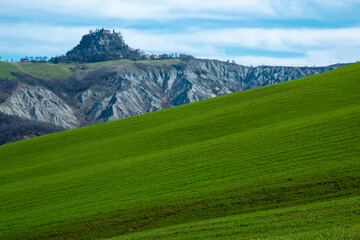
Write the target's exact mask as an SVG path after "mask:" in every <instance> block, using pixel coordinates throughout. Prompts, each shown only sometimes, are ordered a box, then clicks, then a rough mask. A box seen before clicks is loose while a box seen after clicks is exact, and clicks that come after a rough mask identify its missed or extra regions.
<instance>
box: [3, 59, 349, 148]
mask: <svg viewBox="0 0 360 240" xmlns="http://www.w3.org/2000/svg"><path fill="white" fill-rule="evenodd" d="M341 66H343V65H341V64H338V65H332V66H327V67H270V66H259V67H246V66H241V65H236V64H231V63H226V62H221V61H216V60H202V59H189V60H181V59H167V60H142V61H131V60H117V61H104V62H96V63H82V64H79V63H71V64H64V63H60V64H51V63H27V62H25V63H5V62H0V112H2V113H4V114H7V115H11V116H16V117H20V118H23V119H28V120H30V121H40V122H41V124H43V123H44V122H46V123H49V124H50V125H52V126H53V125H55V126H58V127H60V128H65V129H69V128H76V127H80V126H85V125H90V124H94V123H100V122H107V121H112V120H116V119H121V118H125V117H130V116H134V115H139V114H144V113H148V112H153V111H157V110H161V109H165V108H170V107H174V106H179V105H182V104H187V103H191V102H195V101H199V100H203V99H207V98H212V97H215V96H220V95H223V94H228V93H232V92H238V91H243V90H246V89H252V88H256V87H261V86H266V85H270V84H275V83H281V82H286V81H289V80H293V79H297V78H301V77H306V76H310V75H314V74H318V73H322V72H325V71H329V70H332V69H336V68H338V67H341ZM1 76H2V78H1ZM50 125H49V126H50ZM12 132H17V131H12ZM3 137H4V136H2V135H1V134H0V142H1V141H2V142H4V140H1V139H2V138H3ZM8 137H9V136H8ZM11 138H14V139H21V136H12V137H11ZM5 142H6V141H5Z"/></svg>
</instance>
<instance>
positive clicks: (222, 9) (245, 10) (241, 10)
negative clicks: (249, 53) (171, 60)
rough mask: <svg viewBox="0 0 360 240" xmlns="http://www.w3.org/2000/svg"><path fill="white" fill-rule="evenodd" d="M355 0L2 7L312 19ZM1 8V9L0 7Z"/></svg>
mask: <svg viewBox="0 0 360 240" xmlns="http://www.w3.org/2000/svg"><path fill="white" fill-rule="evenodd" d="M353 4H359V1H357V0H342V1H338V0H326V1H325V0H222V1H219V0H196V1H193V0H182V1H179V0H152V1H148V0H137V1H133V0H61V1H48V0H32V1H28V0H16V1H7V2H6V3H2V5H3V6H2V8H3V9H17V10H21V9H22V10H25V11H26V10H31V11H37V10H39V11H41V12H40V13H39V14H43V13H61V14H65V15H66V14H68V15H76V16H87V17H102V18H119V19H125V20H130V19H174V18H184V17H194V18H208V19H211V18H227V17H228V16H229V14H231V16H232V17H233V18H234V17H237V18H248V17H249V16H250V17H251V18H262V17H265V18H309V17H311V18H316V17H318V15H319V13H321V9H332V8H351V6H352V5H353ZM0 11H1V10H0Z"/></svg>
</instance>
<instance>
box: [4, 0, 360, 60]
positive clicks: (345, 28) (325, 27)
mask: <svg viewBox="0 0 360 240" xmlns="http://www.w3.org/2000/svg"><path fill="white" fill-rule="evenodd" d="M359 13H360V0H261V1H260V0H181V1H179V0H151V1H150V0H61V1H49V0H31V1H29V0H12V1H9V0H0V56H1V57H2V59H4V60H6V59H8V60H9V61H10V60H11V59H14V60H16V59H19V58H20V57H24V56H49V57H50V56H56V55H62V54H65V53H66V51H68V50H70V49H71V48H73V47H74V46H75V45H77V44H78V43H79V41H80V39H81V36H82V35H84V34H86V33H88V32H89V30H91V29H93V30H94V29H96V28H105V29H115V30H117V31H121V32H122V34H123V36H124V39H125V41H126V42H127V43H128V44H129V45H130V46H131V47H133V48H140V49H142V50H144V51H145V52H147V53H175V52H176V53H187V54H192V55H194V56H196V57H198V58H211V59H220V60H235V61H236V62H237V63H238V64H243V65H262V64H266V65H289V66H303V65H308V66H309V65H329V64H334V63H338V62H355V61H358V60H360V14H359Z"/></svg>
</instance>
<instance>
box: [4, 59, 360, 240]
mask: <svg viewBox="0 0 360 240" xmlns="http://www.w3.org/2000/svg"><path fill="white" fill-rule="evenodd" d="M1 64H2V63H1ZM8 68H11V66H8ZM25 68H26V67H25ZM9 71H10V70H9ZM27 71H30V70H27ZM34 71H35V70H34ZM54 71H55V70H54ZM56 71H57V70H56ZM59 71H60V70H59ZM61 71H62V70H61ZM64 71H65V72H67V70H64ZM34 74H35V73H34ZM39 74H40V73H39ZM54 74H55V73H54ZM64 74H65V73H64ZM0 200H1V201H0V239H107V238H114V239H360V237H359V236H360V64H359V63H355V64H352V65H348V66H345V67H343V68H340V69H337V70H333V71H330V72H326V73H323V74H320V75H316V76H312V77H307V78H303V79H298V80H293V81H290V82H286V83H281V84H276V85H271V86H267V87H262V88H257V89H252V90H247V91H243V92H239V93H234V94H229V95H224V96H220V97H216V98H212V99H208V100H204V101H200V102H196V103H192V104H187V105H183V106H180V107H175V108H171V109H166V110H162V111H158V112H153V113H149V114H145V115H141V116H135V117H130V118H126V119H122V120H117V121H113V122H108V123H103V124H97V125H92V126H88V127H83V128H78V129H73V130H69V131H64V132H59V133H55V134H50V135H45V136H41V137H36V138H32V139H27V140H23V141H20V142H16V143H12V144H7V145H3V146H0Z"/></svg>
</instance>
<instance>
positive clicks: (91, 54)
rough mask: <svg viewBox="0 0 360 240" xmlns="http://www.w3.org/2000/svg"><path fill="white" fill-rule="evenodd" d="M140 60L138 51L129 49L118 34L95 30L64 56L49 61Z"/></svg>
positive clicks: (140, 56)
mask: <svg viewBox="0 0 360 240" xmlns="http://www.w3.org/2000/svg"><path fill="white" fill-rule="evenodd" d="M141 58H142V55H141V53H140V50H134V49H132V48H130V47H129V46H128V45H127V44H126V43H125V41H124V39H123V37H122V35H121V33H120V32H115V30H113V31H112V32H111V31H109V30H104V29H97V30H95V31H90V33H89V34H87V35H84V36H83V37H82V39H81V41H80V43H79V44H78V45H77V46H76V47H74V48H73V49H72V50H70V51H68V52H67V53H66V55H65V56H60V57H55V58H52V59H51V61H52V62H54V63H59V62H67V63H71V62H100V61H108V60H118V59H132V60H136V59H141Z"/></svg>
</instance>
